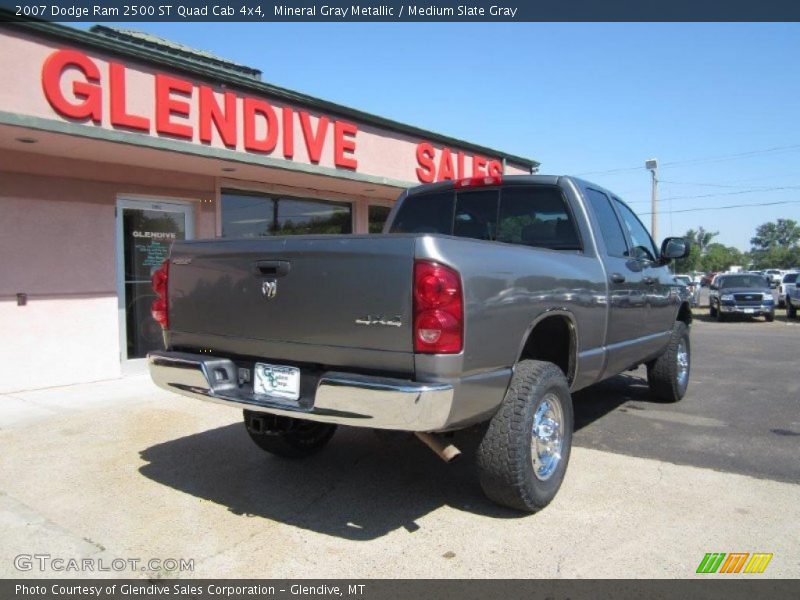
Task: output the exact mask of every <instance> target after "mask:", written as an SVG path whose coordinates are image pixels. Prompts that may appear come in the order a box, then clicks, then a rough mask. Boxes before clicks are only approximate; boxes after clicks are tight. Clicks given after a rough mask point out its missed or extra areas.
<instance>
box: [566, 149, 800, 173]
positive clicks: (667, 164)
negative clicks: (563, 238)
mask: <svg viewBox="0 0 800 600" xmlns="http://www.w3.org/2000/svg"><path fill="white" fill-rule="evenodd" d="M795 150H800V144H792V145H790V146H775V147H773V148H764V149H763V150H750V151H748V152H739V153H737V154H723V155H720V156H708V157H705V158H689V159H685V160H675V161H672V162H665V163H662V164H661V165H660V168H665V167H678V166H684V165H697V164H707V163H715V162H724V161H726V160H739V159H742V158H750V157H752V156H758V155H760V154H773V153H776V152H793V151H795ZM643 168H644V167H643V166H641V165H640V166H637V167H622V168H619V169H608V170H606V171H584V172H583V173H577V175H578V176H581V175H605V174H609V173H622V172H624V171H639V170H641V169H643Z"/></svg>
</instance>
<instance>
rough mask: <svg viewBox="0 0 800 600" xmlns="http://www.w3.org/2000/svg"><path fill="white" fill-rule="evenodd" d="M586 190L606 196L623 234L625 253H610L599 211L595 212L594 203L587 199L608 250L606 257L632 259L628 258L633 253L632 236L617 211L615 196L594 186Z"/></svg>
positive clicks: (587, 187) (604, 245)
mask: <svg viewBox="0 0 800 600" xmlns="http://www.w3.org/2000/svg"><path fill="white" fill-rule="evenodd" d="M585 189H586V191H589V190H591V191H593V192H597V193H598V194H602V195H603V196H605V199H606V202H608V206H609V207H610V208H611V212H612V214H613V215H614V218H615V219H616V220H617V227H619V232H620V233H621V234H622V241H623V242H624V243H625V252H623V253H622V254H615V253H612V252H611V251H610V249H609V247H608V242H607V241H606V236H605V235H604V234H603V228H602V226H601V225H600V217H599V216H598V214H597V211H596V210H595V207H594V205H593V204H592V201H591V200H590V199H589V198H588V197H587V198H586V202H587V204H588V205H589V208H590V210H591V212H592V216H593V217H594V220H595V221H597V230H598V232H599V234H600V237H601V238H602V239H603V247H604V248H605V250H606V256H611V257H613V258H623V259H626V260H627V259H629V258H631V257H630V256H628V254H627V253H629V252H630V251H631V248H632V246H631V241H632V240H631V239H630V235H629V233H628V227H627V226H626V225H625V224H624V223H623V222H622V215H620V214H619V211H618V210H617V207H616V205H615V204H614V202H613V198H614V196H613V194H607V193H606V192H605V191H603V190H601V189H598V188H596V187H592V186H586V188H585ZM587 196H588V194H587Z"/></svg>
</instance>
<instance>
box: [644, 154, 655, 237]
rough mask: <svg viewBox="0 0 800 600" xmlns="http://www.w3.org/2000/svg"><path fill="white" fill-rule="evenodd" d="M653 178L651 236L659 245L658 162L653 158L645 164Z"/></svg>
mask: <svg viewBox="0 0 800 600" xmlns="http://www.w3.org/2000/svg"><path fill="white" fill-rule="evenodd" d="M644 166H645V168H646V169H649V170H650V174H651V175H652V176H653V189H652V193H651V196H650V235H652V236H653V240H655V242H656V243H658V160H656V159H655V158H651V159H650V160H646V161H645V163H644Z"/></svg>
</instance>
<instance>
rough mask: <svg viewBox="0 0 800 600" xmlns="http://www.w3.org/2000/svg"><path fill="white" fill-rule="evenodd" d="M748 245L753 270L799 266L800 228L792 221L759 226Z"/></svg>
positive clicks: (786, 220)
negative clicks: (750, 246) (750, 245)
mask: <svg viewBox="0 0 800 600" xmlns="http://www.w3.org/2000/svg"><path fill="white" fill-rule="evenodd" d="M750 243H751V244H752V246H753V248H752V251H751V252H750V256H751V258H752V262H753V268H755V269H769V268H776V269H789V268H792V267H796V266H798V265H800V246H799V245H798V244H799V243H800V226H798V224H797V222H796V221H794V220H792V219H778V220H777V221H775V222H772V221H771V222H769V223H764V224H762V225H759V226H758V227H757V228H756V234H755V236H753V237H752V238H751V239H750Z"/></svg>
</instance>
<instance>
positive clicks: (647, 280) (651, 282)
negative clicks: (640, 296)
mask: <svg viewBox="0 0 800 600" xmlns="http://www.w3.org/2000/svg"><path fill="white" fill-rule="evenodd" d="M642 281H644V282H645V283H646V284H647V285H654V284H655V283H656V282H657V281H658V278H656V277H642Z"/></svg>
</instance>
